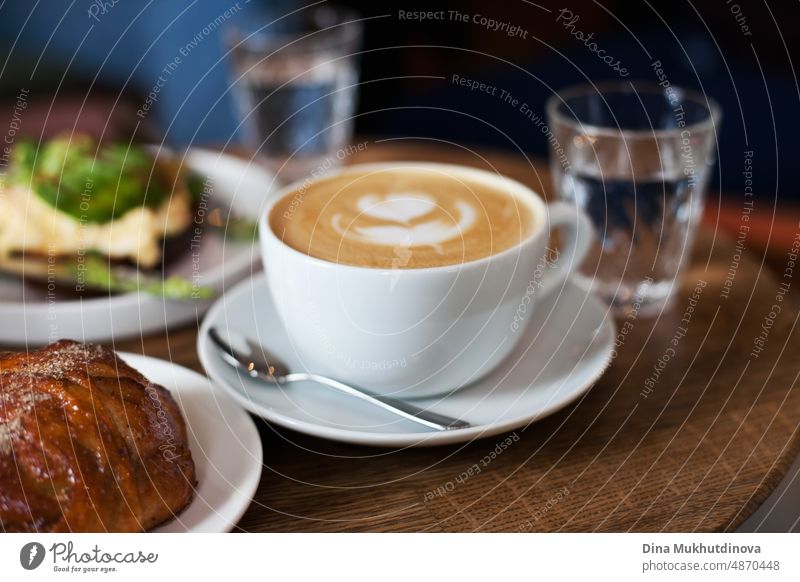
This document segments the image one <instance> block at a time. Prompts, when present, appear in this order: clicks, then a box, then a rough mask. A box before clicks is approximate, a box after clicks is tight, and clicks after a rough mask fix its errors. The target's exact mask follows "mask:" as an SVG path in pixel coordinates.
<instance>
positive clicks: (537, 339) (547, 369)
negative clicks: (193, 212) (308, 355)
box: [197, 273, 614, 447]
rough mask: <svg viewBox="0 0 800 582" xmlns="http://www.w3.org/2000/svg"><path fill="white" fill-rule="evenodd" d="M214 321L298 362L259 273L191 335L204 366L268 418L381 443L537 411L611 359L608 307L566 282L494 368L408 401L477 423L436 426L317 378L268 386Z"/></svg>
mask: <svg viewBox="0 0 800 582" xmlns="http://www.w3.org/2000/svg"><path fill="white" fill-rule="evenodd" d="M213 326H216V327H219V328H221V329H222V330H223V333H224V332H225V330H227V329H230V330H236V331H238V332H240V333H242V334H244V335H246V336H248V337H250V338H252V339H254V340H257V341H259V342H260V343H261V344H262V345H263V346H265V348H267V350H268V351H270V352H272V353H274V354H275V355H276V356H277V357H279V358H281V359H283V361H284V362H286V363H287V364H289V366H290V367H292V368H293V369H294V370H302V367H301V366H299V364H298V362H299V358H298V356H297V354H296V353H294V350H293V348H292V346H291V344H290V342H289V339H288V338H287V336H286V333H285V331H284V330H283V328H282V327H281V325H280V323H279V320H278V318H277V316H276V313H275V308H274V306H273V304H272V301H271V297H270V294H269V292H268V290H267V288H266V282H265V278H264V275H263V273H260V274H258V275H256V276H255V277H254V278H253V279H252V280H248V281H243V282H242V283H240V284H239V285H237V286H236V287H235V288H233V289H231V290H230V291H228V292H227V293H226V294H225V296H224V297H222V298H221V299H219V300H218V301H217V303H215V304H214V305H213V306H212V308H211V309H210V310H209V312H208V315H207V316H206V318H205V321H204V322H203V325H202V327H201V328H200V334H199V336H198V339H197V348H198V353H199V355H200V361H201V362H202V364H203V367H204V368H205V370H206V372H207V373H208V375H209V376H210V377H211V378H212V379H213V380H214V381H215V382H216V383H217V384H218V385H219V386H221V387H222V388H223V389H225V390H226V391H227V392H228V393H229V394H230V395H231V396H233V398H234V399H235V400H236V401H237V402H239V404H241V405H242V406H244V407H245V408H246V409H247V410H249V411H251V412H253V413H254V414H257V415H259V416H261V417H263V418H265V419H266V420H268V421H270V422H273V423H275V424H278V425H281V426H285V427H287V428H291V429H294V430H296V431H299V432H303V433H307V434H310V435H314V436H317V437H321V438H326V439H333V440H338V441H344V442H348V443H355V444H361V445H374V446H386V447H410V446H433V445H443V444H449V443H457V442H463V441H470V440H473V439H477V438H482V437H487V436H491V435H495V434H498V433H503V432H507V431H510V430H514V429H516V428H519V427H521V426H525V425H527V424H529V423H531V422H535V421H537V420H540V419H542V418H544V417H545V416H547V415H549V414H552V413H553V412H555V411H557V410H559V409H560V408H563V407H564V406H566V405H567V404H569V403H570V402H573V401H574V400H575V399H577V398H578V397H579V396H581V395H582V394H583V393H584V392H586V391H587V390H589V388H591V386H592V384H593V383H594V382H595V381H596V380H597V379H598V378H599V377H600V375H601V374H602V373H603V371H604V370H605V368H606V366H607V365H608V363H609V361H610V357H611V353H612V348H613V337H614V324H613V322H612V320H611V316H610V314H609V313H608V310H607V308H606V307H604V306H602V305H601V304H600V302H599V301H597V300H596V299H595V298H594V297H593V296H591V295H587V294H586V292H585V291H583V290H581V289H580V288H579V287H578V286H576V285H575V284H573V283H567V284H566V285H565V287H564V289H563V290H562V291H561V293H556V294H554V295H553V296H552V297H550V298H547V299H545V300H544V301H542V303H541V304H540V305H538V306H537V308H536V313H535V314H534V316H533V319H532V321H531V322H530V325H529V326H528V328H527V331H526V332H525V336H524V337H523V339H522V340H521V342H520V346H518V348H517V349H516V350H515V351H514V352H513V353H512V354H511V356H510V357H509V358H508V359H507V360H506V361H505V362H503V363H502V364H501V365H500V367H499V368H497V369H496V370H494V371H493V372H492V373H491V374H489V375H488V376H487V377H485V378H484V379H483V380H481V381H479V382H477V383H475V384H473V385H471V386H469V387H466V388H463V389H461V390H458V391H456V392H454V393H452V394H450V395H448V396H446V397H433V398H426V399H418V400H415V401H414V402H415V404H418V405H423V406H425V407H426V408H430V409H431V410H434V411H436V412H440V413H442V414H447V415H450V416H454V417H457V418H462V419H464V420H467V421H468V422H470V423H471V424H472V425H473V426H472V427H471V428H468V429H463V430H454V431H446V432H437V431H434V430H431V429H427V428H425V427H422V426H420V425H418V424H415V423H413V422H411V421H408V420H404V419H401V418H398V417H396V416H394V415H392V414H391V413H387V412H385V411H383V410H380V409H379V408H376V407H374V406H371V405H369V404H367V403H364V402H361V401H359V400H357V399H355V398H351V397H348V396H346V395H342V394H340V393H337V392H335V391H333V390H330V389H326V388H324V387H320V386H317V385H315V384H310V383H304V384H302V385H301V384H292V385H291V387H289V388H277V387H275V388H272V387H267V386H265V385H263V384H262V383H259V382H258V381H256V380H252V379H251V378H249V377H245V376H243V375H241V374H239V373H238V372H236V371H235V370H233V369H232V368H230V367H229V366H228V364H226V363H225V362H224V361H223V360H222V359H221V358H220V357H219V354H218V353H217V352H216V349H215V347H214V346H213V345H212V343H211V342H210V340H209V338H208V330H209V329H210V328H211V327H213ZM366 388H369V387H368V386H367V387H366Z"/></svg>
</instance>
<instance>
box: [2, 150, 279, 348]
mask: <svg viewBox="0 0 800 582" xmlns="http://www.w3.org/2000/svg"><path fill="white" fill-rule="evenodd" d="M183 162H184V164H185V165H186V166H187V167H188V168H191V169H192V170H194V171H196V172H197V173H199V174H200V175H202V176H205V177H208V178H210V180H211V181H210V183H211V184H212V189H213V194H212V195H211V200H210V201H208V204H209V205H210V206H221V207H227V206H230V207H231V208H232V209H233V211H234V213H236V214H237V215H243V216H258V209H259V208H260V206H261V205H262V204H264V203H265V202H266V200H267V198H268V197H269V195H271V194H272V193H273V192H276V191H277V190H276V189H277V186H278V185H277V183H276V181H275V177H274V176H273V175H272V174H270V173H269V172H267V171H266V170H264V169H262V168H261V167H260V166H257V165H255V164H254V163H251V162H247V161H246V160H240V159H238V158H235V157H232V156H228V155H225V154H221V153H219V152H213V151H210V150H202V149H191V150H189V151H188V152H187V153H186V157H185V158H184V160H183ZM198 216H199V215H198ZM192 244H195V242H194V241H192ZM259 269H260V261H259V253H258V245H257V244H255V241H252V242H251V241H248V242H235V243H232V242H231V241H230V240H226V239H225V237H224V236H223V234H222V233H219V232H214V231H208V232H204V233H203V235H202V237H200V240H199V243H197V245H196V247H195V248H192V249H187V252H186V253H185V255H184V256H182V257H181V258H179V259H178V260H176V261H175V262H174V263H173V264H170V265H169V266H168V267H167V269H166V275H167V276H169V275H181V276H183V277H186V278H187V279H189V280H192V281H195V280H196V281H198V282H199V283H200V285H203V286H208V287H211V288H213V289H215V290H217V291H218V292H222V290H223V289H224V288H225V287H229V286H232V285H234V284H235V283H237V282H239V281H241V280H242V279H243V278H244V277H246V276H248V275H250V274H252V273H253V271H255V270H259ZM210 305H211V301H207V300H206V301H201V300H196V301H170V300H164V299H163V298H161V297H156V296H153V295H149V294H145V293H124V294H118V295H109V296H98V297H91V298H85V299H75V300H72V299H63V298H59V297H58V296H52V295H48V292H47V289H46V288H45V287H44V285H31V284H26V283H25V282H23V281H22V280H21V279H19V278H18V277H10V276H5V275H0V321H3V325H2V326H0V343H3V344H14V345H41V344H46V343H50V342H53V341H55V340H57V339H62V338H70V339H74V340H78V341H84V342H86V341H105V340H108V339H111V338H112V337H113V338H114V339H116V340H120V339H123V338H126V337H131V336H137V335H139V334H147V333H153V332H156V331H160V330H163V329H167V328H169V327H172V326H176V327H177V326H180V325H184V324H186V323H188V322H190V321H197V320H198V319H199V318H200V316H202V315H203V314H204V313H205V312H206V310H207V309H208V308H209V307H210Z"/></svg>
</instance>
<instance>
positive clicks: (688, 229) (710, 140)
mask: <svg viewBox="0 0 800 582" xmlns="http://www.w3.org/2000/svg"><path fill="white" fill-rule="evenodd" d="M547 116H548V125H549V129H550V132H549V134H548V139H549V141H550V146H551V152H550V165H551V170H552V175H553V181H554V184H555V186H556V189H557V192H558V193H559V194H560V196H561V197H562V199H564V200H567V201H571V202H573V203H575V204H576V205H578V206H580V207H581V208H583V209H584V210H585V211H586V213H587V214H588V215H589V216H590V217H591V218H592V221H593V223H594V226H595V229H596V243H595V246H594V248H593V250H592V251H591V252H590V253H589V255H588V257H587V258H586V260H585V261H584V262H583V264H582V266H581V269H580V272H579V273H578V274H577V276H576V278H577V280H578V282H579V283H581V284H583V285H584V286H587V287H591V288H592V289H593V290H594V291H595V292H596V293H597V294H598V295H599V296H600V297H602V298H603V299H604V300H605V301H607V302H608V303H609V304H610V305H611V306H613V308H614V309H615V311H617V312H618V313H622V314H625V313H631V312H632V311H634V310H635V311H637V312H639V313H641V314H642V315H647V314H651V315H652V314H654V313H657V312H658V311H660V310H661V309H663V308H665V306H666V305H667V303H668V301H669V298H670V296H671V295H672V293H673V292H674V291H675V290H677V288H678V286H679V284H680V283H679V281H678V280H677V279H678V277H679V276H680V274H681V272H682V270H683V268H684V267H685V266H686V264H687V263H688V262H689V258H690V253H691V248H692V242H693V239H694V233H695V230H696V228H697V225H698V222H699V220H700V217H701V214H702V211H703V200H704V196H705V190H706V187H707V185H708V180H709V177H710V170H711V168H712V167H713V163H714V160H715V158H716V134H717V131H718V128H719V122H720V111H719V107H718V106H717V105H716V103H715V102H714V101H713V100H711V99H709V98H707V97H706V96H704V95H701V94H699V93H695V92H692V91H686V90H683V89H679V88H677V87H671V86H669V85H667V84H666V83H665V84H664V85H657V84H649V83H631V82H610V83H597V84H594V85H580V86H575V87H570V88H567V89H564V90H562V91H559V92H558V93H557V94H556V95H554V96H553V97H551V98H550V99H549V100H548V103H547Z"/></svg>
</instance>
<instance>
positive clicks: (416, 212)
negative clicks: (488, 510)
mask: <svg viewBox="0 0 800 582" xmlns="http://www.w3.org/2000/svg"><path fill="white" fill-rule="evenodd" d="M357 206H358V208H359V209H361V211H362V212H363V214H365V215H367V216H370V217H373V218H377V219H379V220H385V221H386V224H377V225H373V226H354V227H353V228H351V229H348V228H346V227H345V226H344V225H343V222H344V216H343V215H342V214H334V216H333V221H332V222H333V228H334V229H335V230H336V231H337V232H338V233H339V234H340V235H342V237H344V238H351V239H356V240H359V241H361V242H362V243H365V244H375V245H384V246H392V247H393V246H398V245H399V246H402V247H417V246H430V247H432V248H433V249H434V250H435V251H436V252H437V253H439V254H442V253H443V252H444V251H443V247H442V244H443V243H445V242H447V241H449V240H451V239H454V238H457V237H460V236H461V233H462V232H467V231H468V230H469V228H470V227H471V226H472V225H473V224H474V222H475V218H476V214H477V213H476V211H475V209H474V208H473V207H472V205H470V204H467V203H466V202H464V201H463V200H458V201H457V202H456V209H457V211H458V216H457V217H452V218H454V221H455V222H450V223H448V222H447V221H444V220H441V219H439V218H436V217H435V210H436V201H435V200H433V199H432V198H430V197H429V196H426V195H424V194H389V195H388V196H385V197H380V196H376V195H371V194H369V195H366V196H363V197H362V198H359V200H358V202H357Z"/></svg>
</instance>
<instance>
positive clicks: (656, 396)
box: [114, 141, 800, 532]
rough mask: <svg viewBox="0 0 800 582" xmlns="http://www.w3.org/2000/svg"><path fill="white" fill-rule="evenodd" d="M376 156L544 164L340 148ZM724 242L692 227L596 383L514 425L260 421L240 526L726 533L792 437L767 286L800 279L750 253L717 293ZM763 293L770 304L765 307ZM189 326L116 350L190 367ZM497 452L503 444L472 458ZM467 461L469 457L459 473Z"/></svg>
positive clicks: (788, 389) (760, 492)
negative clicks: (407, 426)
mask: <svg viewBox="0 0 800 582" xmlns="http://www.w3.org/2000/svg"><path fill="white" fill-rule="evenodd" d="M386 159H418V160H428V161H448V162H456V163H461V164H467V165H473V166H480V167H488V168H493V169H495V170H497V171H498V172H501V173H503V174H506V175H508V176H511V177H513V178H516V179H518V180H520V181H522V182H525V183H527V184H529V185H530V186H532V187H533V188H534V189H536V190H538V191H540V192H544V191H545V190H546V187H547V186H548V185H549V179H548V176H547V172H546V171H545V170H544V169H543V167H542V165H541V164H540V163H538V162H535V161H531V160H529V159H527V158H526V157H525V156H524V155H522V154H519V155H514V156H511V155H507V154H503V155H501V154H491V153H486V152H475V151H471V150H467V149H464V148H460V147H453V146H447V147H445V146H442V145H435V144H426V143H405V142H397V141H395V142H392V141H382V142H377V143H375V142H369V143H368V144H367V147H366V149H365V151H363V152H360V153H358V154H356V155H354V156H351V159H350V160H348V161H349V162H354V161H358V162H364V161H377V160H386ZM787 252H788V249H787ZM735 254H736V253H735V248H734V243H733V241H732V240H731V239H730V238H729V237H727V236H724V235H722V234H720V233H715V232H713V231H711V230H708V229H707V228H706V229H701V232H699V234H698V240H697V242H696V245H695V249H694V253H693V259H692V263H691V267H690V268H689V269H688V271H687V272H686V275H685V277H684V281H683V285H682V287H681V289H680V292H679V293H678V294H677V295H676V297H675V300H674V302H673V306H672V308H671V309H670V310H669V311H667V312H664V313H662V314H661V315H660V316H659V317H658V318H656V319H644V318H641V317H636V318H627V319H621V320H618V321H617V325H618V327H619V329H622V328H623V327H625V328H627V329H628V333H627V334H626V335H624V337H622V338H621V340H620V341H619V345H618V347H617V354H616V357H615V359H614V361H613V363H612V365H611V367H610V368H609V369H608V371H607V372H606V374H605V375H604V376H603V377H602V379H601V380H600V381H599V382H598V383H597V384H596V385H595V387H594V388H593V389H592V390H591V391H590V392H589V393H588V394H587V395H586V396H585V397H584V398H582V399H581V400H580V401H579V402H577V403H576V404H574V405H572V406H570V407H569V408H567V409H564V410H562V411H561V412H559V413H557V414H555V415H553V416H551V417H549V418H547V419H545V420H543V421H542V422H539V423H536V424H533V425H531V426H528V427H526V428H524V429H519V430H517V431H515V432H514V433H512V434H511V435H504V436H499V437H492V438H489V439H485V440H480V441H476V442H473V443H470V444H466V445H461V446H449V447H439V448H432V449H409V450H384V449H372V448H362V447H356V446H351V445H343V444H337V443H333V442H326V441H323V440H319V439H315V438H311V437H307V436H304V435H300V434H297V433H294V432H291V431H289V430H285V429H280V428H278V427H273V426H270V425H268V424H267V423H265V422H264V421H262V420H260V419H259V420H257V424H258V426H259V430H260V432H261V435H262V439H263V444H264V469H263V475H262V479H261V484H260V486H259V489H258V492H257V494H256V497H255V499H254V501H253V504H252V506H251V507H250V509H249V510H248V511H247V513H246V514H245V516H244V517H243V519H242V520H241V522H240V523H239V526H238V527H239V529H241V530H246V531H383V532H386V531H630V530H633V531H662V530H665V531H719V530H732V529H734V528H735V527H736V525H737V524H739V523H740V522H741V521H743V520H744V519H745V518H746V517H747V516H748V515H749V514H750V513H751V512H752V511H753V510H754V509H755V508H756V507H757V506H758V504H759V503H760V502H762V501H763V500H764V499H765V498H766V496H767V495H768V494H769V492H770V491H771V490H772V489H773V488H774V486H775V485H776V484H777V483H778V481H779V480H780V478H781V476H782V475H783V473H784V472H785V471H786V469H787V468H788V466H789V464H790V463H791V461H792V460H793V459H794V457H795V456H796V455H797V453H798V449H799V448H800V438H798V434H797V432H798V430H797V429H798V420H800V390H798V385H797V383H798V373H800V356H798V354H800V337H799V335H800V334H798V331H797V327H796V324H797V318H798V309H797V305H796V303H795V299H794V298H793V297H792V294H791V293H790V294H788V295H786V296H782V295H781V298H782V299H783V300H782V301H781V300H779V299H778V296H779V295H780V289H779V284H780V283H781V282H789V283H791V285H792V286H794V287H795V288H796V287H800V281H798V280H797V279H799V278H800V265H798V266H796V267H795V271H794V273H793V276H794V278H795V280H794V281H792V280H791V279H790V278H788V277H782V275H783V274H782V273H780V272H778V273H777V275H776V274H774V273H773V272H772V271H769V270H767V269H766V268H765V267H764V262H763V259H762V257H754V256H750V255H749V254H748V253H747V252H745V253H744V254H743V256H742V257H741V260H738V265H737V266H736V268H735V273H734V277H733V284H732V286H731V291H730V295H729V296H727V297H723V296H722V295H721V290H722V288H723V284H724V283H725V281H726V279H729V278H730V272H731V267H732V265H733V262H734V260H735V259H736V257H735ZM779 277H781V278H780V279H779ZM693 294H694V295H695V297H694V298H692V296H693ZM773 305H779V306H780V313H776V314H775V316H774V317H772V316H771V315H770V312H773V311H774V309H773V307H772V306H773ZM690 308H691V313H690ZM687 315H689V316H690V317H689V318H688V320H687ZM681 329H685V335H684V333H683V332H682V331H680V330H681ZM765 330H766V331H765ZM676 334H677V335H676ZM677 336H680V337H679V338H678V341H677V342H673V341H672V340H673V339H674V338H676V337H677ZM760 337H761V338H763V337H765V338H766V339H765V340H764V341H763V344H764V345H763V350H762V351H761V352H760V353H758V354H757V355H754V353H753V350H754V346H756V345H757V343H756V342H757V340H758V338H760ZM195 340H196V326H190V327H188V328H184V329H180V330H171V331H170V333H169V335H168V336H167V335H160V336H154V337H146V338H143V339H140V340H136V341H126V342H118V343H117V344H116V345H115V346H114V347H115V348H116V349H122V350H129V351H136V352H140V353H145V354H147V355H149V356H155V357H159V358H165V359H169V360H172V361H174V362H176V363H178V364H182V365H185V366H188V367H190V368H193V369H195V370H200V367H199V362H198V359H197V355H196V352H195ZM675 343H677V345H674V344H675ZM670 347H674V353H673V352H672V351H669V352H668V351H667V350H668V349H669V348H670ZM659 360H661V361H665V360H668V361H666V363H664V364H659ZM654 378H655V380H654ZM507 439H508V440H507ZM503 443H506V445H505V446H504V445H503ZM496 449H497V450H500V451H501V452H500V453H499V454H495V455H494V458H492V460H491V461H490V462H489V463H485V464H484V463H482V459H485V458H486V457H487V455H489V456H491V453H492V451H495V450H496ZM476 464H477V465H478V466H479V468H480V470H479V471H475V470H474V469H473V470H472V471H471V474H470V468H473V467H475V466H476ZM465 475H466V476H465Z"/></svg>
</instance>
